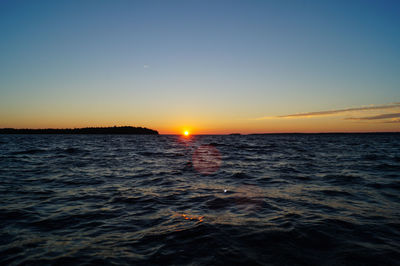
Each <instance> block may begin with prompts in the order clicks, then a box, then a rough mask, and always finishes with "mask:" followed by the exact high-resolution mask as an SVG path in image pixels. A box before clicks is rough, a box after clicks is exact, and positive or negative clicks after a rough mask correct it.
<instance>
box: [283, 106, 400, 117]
mask: <svg viewBox="0 0 400 266" xmlns="http://www.w3.org/2000/svg"><path fill="white" fill-rule="evenodd" d="M393 108H400V103H392V104H385V105H376V106H364V107H355V108H346V109H338V110H329V111H321V112H309V113H300V114H290V115H282V116H278V117H279V118H292V117H295V118H300V117H312V116H324V115H335V114H341V113H347V112H354V111H369V110H383V109H393Z"/></svg>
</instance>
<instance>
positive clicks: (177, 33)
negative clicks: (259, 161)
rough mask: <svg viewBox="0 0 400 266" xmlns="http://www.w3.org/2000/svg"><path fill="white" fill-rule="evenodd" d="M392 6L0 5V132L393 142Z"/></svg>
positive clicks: (398, 34)
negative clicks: (378, 134)
mask: <svg viewBox="0 0 400 266" xmlns="http://www.w3.org/2000/svg"><path fill="white" fill-rule="evenodd" d="M399 14H400V1H384V0H377V1H367V0H360V1H350V0H346V1H338V0H335V1H282V0H279V1H278V0H277V1H267V0H266V1H244V0H243V1H218V0H215V1H191V0H188V1H151V0H150V1H144V0H143V1H100V0H99V1H95V0H91V1H85V0H81V1H19V0H10V1H4V0H3V1H0V36H1V37H0V127H17V128H25V127H30V128H43V127H46V128H47V127H54V128H66V127H85V126H113V125H133V126H145V127H150V128H153V129H157V130H159V132H160V133H166V134H167V133H180V132H182V130H183V129H190V130H191V131H192V132H193V133H198V134H205V133H231V132H240V133H251V132H254V133H256V132H258V133H260V132H328V131H330V132H337V131H341V132H354V131H400V104H399V102H400V49H399V48H400V15H399Z"/></svg>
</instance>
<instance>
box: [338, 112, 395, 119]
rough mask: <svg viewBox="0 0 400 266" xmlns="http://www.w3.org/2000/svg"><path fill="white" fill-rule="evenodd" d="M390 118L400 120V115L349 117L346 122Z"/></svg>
mask: <svg viewBox="0 0 400 266" xmlns="http://www.w3.org/2000/svg"><path fill="white" fill-rule="evenodd" d="M389 118H400V113H392V114H382V115H374V116H364V117H348V118H346V120H380V119H389Z"/></svg>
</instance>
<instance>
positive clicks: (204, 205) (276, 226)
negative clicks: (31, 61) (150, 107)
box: [0, 134, 400, 265]
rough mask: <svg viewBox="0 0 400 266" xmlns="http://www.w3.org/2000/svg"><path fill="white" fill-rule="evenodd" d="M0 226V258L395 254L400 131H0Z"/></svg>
mask: <svg viewBox="0 0 400 266" xmlns="http://www.w3.org/2000/svg"><path fill="white" fill-rule="evenodd" d="M201 145H207V146H201ZM193 154H197V155H195V158H193ZM199 154H200V157H199ZM196 156H197V157H196ZM202 173H203V174H202ZM0 228H1V230H0V264H1V265H9V264H11V265H16V264H34V265H46V264H71V265H75V264H93V265H100V264H131V265H142V264H146V265H147V264H153V265H154V264H178V265H186V264H190V265H238V264H243V265H244V264H246V265H257V264H260V265H265V264H267V265H268V264H272V265H338V264H339V265H396V264H397V265H398V264H399V261H400V135H396V134H384V135H379V134H377V135H374V134H343V135H340V134H327V135H264V136H192V137H190V138H183V137H180V136H137V135H136V136H135V135H132V136H116V135H99V136H94V135H72V136H71V135H0Z"/></svg>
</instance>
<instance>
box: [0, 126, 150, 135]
mask: <svg viewBox="0 0 400 266" xmlns="http://www.w3.org/2000/svg"><path fill="white" fill-rule="evenodd" d="M0 134H116V135H119V134H123V135H158V131H157V130H153V129H148V128H144V127H131V126H122V127H117V126H114V127H85V128H65V129H54V128H45V129H29V128H24V129H15V128H0Z"/></svg>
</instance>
